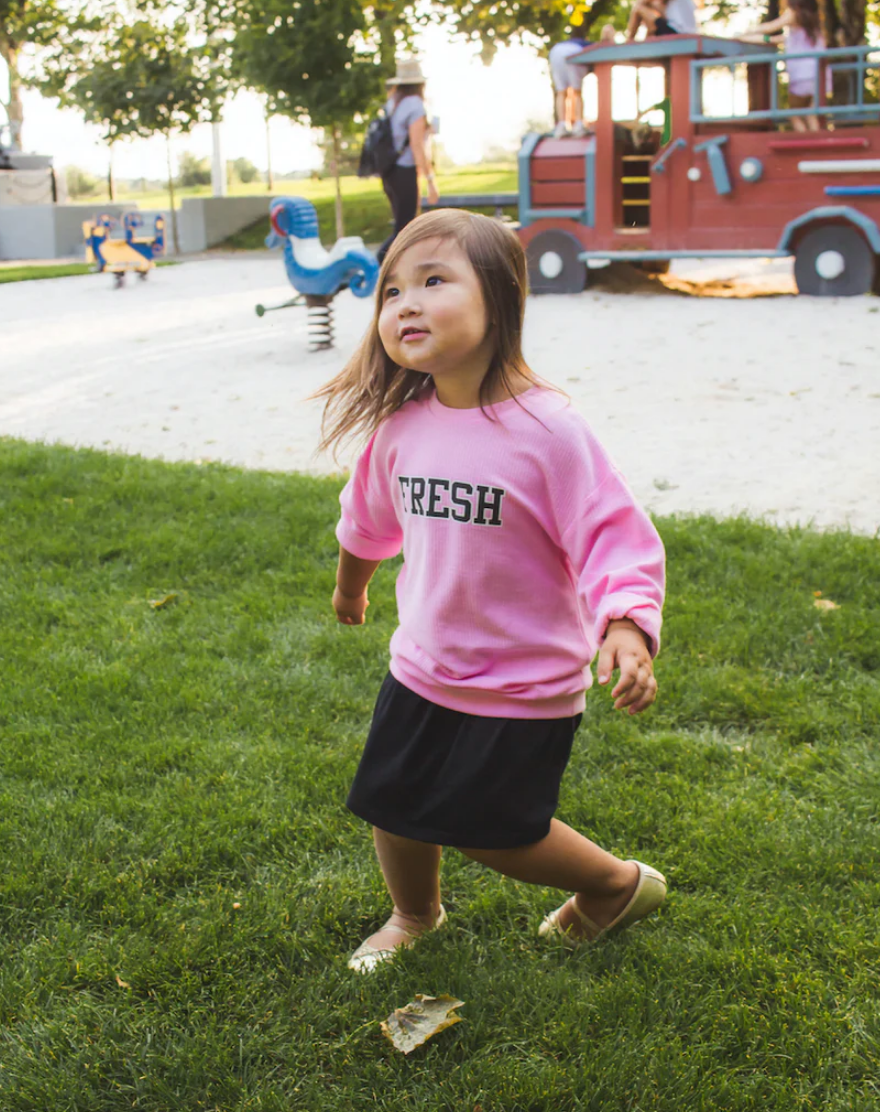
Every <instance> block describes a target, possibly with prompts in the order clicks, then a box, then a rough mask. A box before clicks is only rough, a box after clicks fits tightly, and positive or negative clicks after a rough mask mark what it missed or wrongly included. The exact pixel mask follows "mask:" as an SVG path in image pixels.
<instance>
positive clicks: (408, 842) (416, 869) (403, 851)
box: [367, 826, 442, 950]
mask: <svg viewBox="0 0 880 1112" xmlns="http://www.w3.org/2000/svg"><path fill="white" fill-rule="evenodd" d="M373 844H374V845H375V847H376V856H377V857H378V858H379V865H380V866H381V869H382V875H383V876H384V877H385V884H386V886H387V888H388V892H389V893H390V895H391V899H392V900H393V902H394V911H393V913H392V915H391V919H389V921H388V923H386V925H385V926H384V927H382V929H381V930H380V931H377V932H376V934H374V935H371V936H370V938H368V939H367V941H368V942H369V944H370V945H371V946H372V947H374V948H375V949H377V950H383V949H388V950H390V949H393V948H394V947H395V946H400V945H402V944H403V943H404V942H405V941H406V939H407V935H406V934H405V933H404V928H406V930H407V931H409V932H410V933H417V932H418V931H419V930H420V928H421V929H423V930H429V929H430V928H431V927H433V926H434V922H435V920H436V918H437V916H438V914H439V912H440V855H441V853H442V850H441V848H440V846H435V845H431V844H430V843H428V842H416V841H413V840H412V839H411V838H401V837H400V836H399V835H397V834H389V833H388V832H387V831H386V830H380V829H379V828H378V827H376V826H374V827H373ZM395 923H396V924H397V925H396V926H395V925H394V924H395Z"/></svg>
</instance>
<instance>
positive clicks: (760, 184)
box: [519, 35, 880, 296]
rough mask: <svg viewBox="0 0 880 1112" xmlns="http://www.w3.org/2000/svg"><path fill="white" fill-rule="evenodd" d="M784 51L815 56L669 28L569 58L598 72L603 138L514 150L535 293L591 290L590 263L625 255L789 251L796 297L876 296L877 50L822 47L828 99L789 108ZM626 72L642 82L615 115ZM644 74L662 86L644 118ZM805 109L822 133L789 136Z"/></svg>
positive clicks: (879, 275)
mask: <svg viewBox="0 0 880 1112" xmlns="http://www.w3.org/2000/svg"><path fill="white" fill-rule="evenodd" d="M786 57H789V58H795V57H804V55H794V54H792V55H784V54H780V53H779V52H778V51H777V50H776V48H775V47H774V46H769V45H763V44H760V45H759V44H749V43H744V42H739V41H736V40H731V39H718V38H710V37H707V36H701V35H672V36H667V37H663V38H656V39H647V40H644V41H642V42H637V43H630V44H627V45H620V46H617V45H611V44H604V43H599V44H596V45H595V46H590V47H588V48H587V49H586V50H585V51H584V52H583V54H580V55H577V57H576V58H573V59H572V61H577V62H579V63H581V64H583V65H586V66H589V67H590V72H591V73H594V74H595V77H596V84H597V102H598V113H597V121H596V124H595V128H594V133H593V134H591V135H589V136H587V137H586V138H581V139H575V138H565V139H553V138H551V137H547V136H540V135H535V134H531V135H528V136H526V138H525V140H524V141H523V146H522V149H521V151H520V155H519V194H520V195H519V217H520V231H519V235H520V237H521V239H522V242H523V245H524V246H525V248H526V252H527V255H528V260H529V278H530V282H531V286H532V289H533V290H534V291H535V292H536V293H574V292H577V291H580V290H582V289H583V288H584V287H585V285H586V283H587V276H588V271H589V268H590V267H591V266H602V265H606V264H607V262H608V261H613V260H617V259H621V260H626V261H630V262H637V263H641V264H643V265H645V267H646V268H648V269H650V268H651V267H652V266H653V267H656V268H657V269H662V268H663V266H664V264H666V263H668V260H670V259H677V258H689V257H694V258H712V257H718V258H721V257H724V258H728V257H748V256H754V257H762V258H763V257H768V256H792V255H793V256H794V260H795V264H794V270H795V279H796V281H797V285H798V289H799V290H800V291H801V293H807V294H817V295H822V296H848V295H853V294H863V293H867V292H869V291H870V290H871V289H872V288H875V289H878V292H880V104H878V96H877V91H878V79H880V49H878V48H872V47H846V48H840V49H832V50H825V51H822V52H820V53H818V54H814V55H811V57H816V58H817V59H818V62H819V65H818V72H817V77H816V101H815V103H816V104H817V105H818V109H792V108H788V107H786V106H785V100H786V84H785V76H784V75H785V59H786ZM648 71H650V72H648ZM829 74H830V77H829V76H828V75H829ZM647 78H650V79H651V80H650V81H648V80H646V79H647ZM621 79H625V80H626V81H628V82H629V84H630V88H632V85H633V79H634V84H635V90H636V91H635V95H634V97H631V98H630V99H631V100H632V101H633V103H634V106H635V107H634V111H635V115H636V117H637V118H636V119H629V120H625V121H624V120H617V121H615V119H614V118H613V112H612V109H613V107H617V110H618V115H620V109H619V105H620V102H621V99H622V98H621V97H620V95H619V94H618V91H617V88H616V87H615V86H616V85H617V84H618V83H619V81H620V80H621ZM588 80H589V78H588ZM826 82H827V85H828V86H830V85H831V83H832V82H833V88H834V93H833V97H832V98H831V99H829V98H827V97H826ZM640 84H641V85H642V86H653V89H652V91H654V90H658V89H659V90H660V97H658V98H657V100H658V103H657V104H656V105H655V106H654V111H653V113H648V114H647V124H645V123H643V122H642V123H640V122H639V120H638V117H639V116H641V117H642V119H643V120H644V118H645V116H646V113H645V111H644V110H643V106H642V104H641V103H640V96H639V92H638V90H639V87H640ZM613 91H614V94H615V95H614V98H613V99H612V92H613ZM641 99H644V98H643V97H642V98H641ZM719 104H721V105H722V107H721V108H719V107H718V106H719ZM645 107H648V108H650V107H651V105H650V103H649V104H648V105H646V106H645ZM810 114H816V115H818V116H819V118H820V120H821V122H822V130H820V131H811V132H798V131H792V130H780V127H782V126H784V125H788V124H789V122H790V120H791V119H792V118H793V117H795V116H804V117H806V116H809V115H810ZM648 125H650V126H648Z"/></svg>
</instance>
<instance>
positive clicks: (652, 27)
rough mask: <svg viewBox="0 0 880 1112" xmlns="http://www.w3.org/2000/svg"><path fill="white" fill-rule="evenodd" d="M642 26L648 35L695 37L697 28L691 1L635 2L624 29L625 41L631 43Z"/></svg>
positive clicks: (637, 0) (661, 0) (645, 0)
mask: <svg viewBox="0 0 880 1112" xmlns="http://www.w3.org/2000/svg"><path fill="white" fill-rule="evenodd" d="M642 26H644V27H645V28H646V30H647V33H648V35H654V36H660V35H696V34H697V32H698V31H699V27H698V26H697V11H696V8H695V7H694V3H693V0H636V3H635V4H633V8H632V12H631V13H630V17H629V24H628V25H627V28H626V41H627V42H632V41H633V40H634V39H635V37H636V32H637V31H638V29H639V28H640V27H642Z"/></svg>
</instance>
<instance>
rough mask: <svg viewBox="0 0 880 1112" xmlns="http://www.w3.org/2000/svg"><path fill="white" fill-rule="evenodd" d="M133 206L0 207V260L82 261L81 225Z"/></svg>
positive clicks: (83, 250) (105, 203)
mask: <svg viewBox="0 0 880 1112" xmlns="http://www.w3.org/2000/svg"><path fill="white" fill-rule="evenodd" d="M136 208H137V205H131V204H123V205H111V204H109V203H108V202H106V201H102V202H101V203H100V204H98V205H95V204H91V205H9V206H6V205H3V206H0V259H66V258H70V257H71V256H74V257H75V258H85V253H86V245H85V241H84V240H83V233H82V225H83V221H84V220H90V219H92V218H93V217H95V216H99V215H100V214H101V213H107V215H108V216H117V217H118V216H121V215H122V213H124V212H130V211H131V210H132V209H136Z"/></svg>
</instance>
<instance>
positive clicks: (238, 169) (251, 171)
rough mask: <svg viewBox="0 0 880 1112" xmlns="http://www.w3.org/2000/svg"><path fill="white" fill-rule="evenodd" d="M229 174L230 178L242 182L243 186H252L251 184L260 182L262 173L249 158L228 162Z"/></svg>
mask: <svg viewBox="0 0 880 1112" xmlns="http://www.w3.org/2000/svg"><path fill="white" fill-rule="evenodd" d="M226 166H227V171H226V172H227V173H228V174H229V176H230V177H233V178H235V179H236V181H240V182H241V183H242V185H250V184H251V182H255V181H258V180H259V177H260V171H259V170H258V169H257V167H256V166H254V164H253V162H251V161H250V160H249V159H247V158H236V159H234V160H233V161H232V162H228V163H227V164H226Z"/></svg>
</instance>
